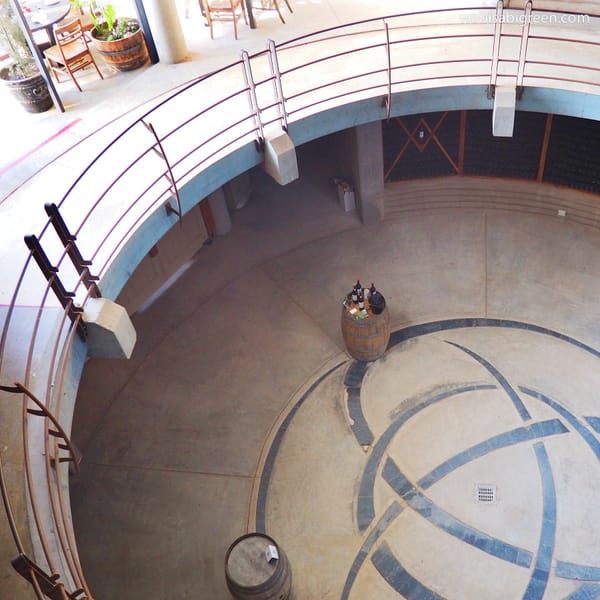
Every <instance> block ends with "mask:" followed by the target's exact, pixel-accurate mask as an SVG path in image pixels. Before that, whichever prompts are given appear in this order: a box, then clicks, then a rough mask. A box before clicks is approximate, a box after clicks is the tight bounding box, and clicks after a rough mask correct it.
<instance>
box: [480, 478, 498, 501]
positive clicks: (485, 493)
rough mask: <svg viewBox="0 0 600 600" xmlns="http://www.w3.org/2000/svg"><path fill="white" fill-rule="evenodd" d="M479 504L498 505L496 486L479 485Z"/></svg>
mask: <svg viewBox="0 0 600 600" xmlns="http://www.w3.org/2000/svg"><path fill="white" fill-rule="evenodd" d="M477 502H479V503H480V504H496V486H495V485H487V484H481V483H479V484H477Z"/></svg>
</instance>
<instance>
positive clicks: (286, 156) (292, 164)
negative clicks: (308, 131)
mask: <svg viewBox="0 0 600 600" xmlns="http://www.w3.org/2000/svg"><path fill="white" fill-rule="evenodd" d="M263 168H264V169H265V171H266V172H267V173H268V174H269V175H271V177H273V179H274V180H275V181H276V182H277V183H279V184H280V185H286V184H288V183H291V182H292V181H295V180H296V179H298V160H297V158H296V148H295V146H294V143H293V142H292V140H291V138H290V136H289V135H288V134H287V133H281V134H279V135H276V136H274V137H270V138H267V139H266V140H265V162H264V164H263Z"/></svg>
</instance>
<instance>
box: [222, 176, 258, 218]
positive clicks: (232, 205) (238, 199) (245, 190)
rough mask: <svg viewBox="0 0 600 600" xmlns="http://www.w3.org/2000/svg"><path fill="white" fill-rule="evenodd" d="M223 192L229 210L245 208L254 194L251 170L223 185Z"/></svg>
mask: <svg viewBox="0 0 600 600" xmlns="http://www.w3.org/2000/svg"><path fill="white" fill-rule="evenodd" d="M223 192H224V194H225V200H226V202H227V206H228V207H229V210H239V209H240V208H244V206H246V203H247V202H248V200H250V196H251V195H252V181H251V179H250V171H246V172H244V173H242V174H241V175H238V176H237V177H234V178H233V179H231V180H229V181H228V182H227V183H226V184H225V185H223Z"/></svg>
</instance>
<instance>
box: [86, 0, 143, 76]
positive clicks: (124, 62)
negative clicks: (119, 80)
mask: <svg viewBox="0 0 600 600" xmlns="http://www.w3.org/2000/svg"><path fill="white" fill-rule="evenodd" d="M90 17H91V19H92V23H93V25H94V28H93V29H92V38H93V39H94V45H95V47H96V48H97V50H98V52H99V53H100V54H101V55H102V57H103V58H104V60H105V61H106V62H107V63H108V64H109V65H111V66H112V67H114V68H115V69H117V70H118V71H131V70H132V69H137V68H138V67H141V66H142V65H144V64H145V63H146V62H147V61H148V58H149V56H148V49H147V48H146V41H145V39H144V33H143V32H142V29H141V27H140V22H139V21H138V20H137V19H134V18H131V17H117V15H116V12H115V9H114V7H113V5H112V4H106V5H104V6H100V7H99V6H97V5H96V4H95V3H94V2H91V3H90Z"/></svg>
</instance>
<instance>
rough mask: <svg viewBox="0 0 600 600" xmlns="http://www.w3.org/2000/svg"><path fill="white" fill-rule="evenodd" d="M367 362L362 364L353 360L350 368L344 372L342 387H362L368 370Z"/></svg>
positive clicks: (360, 361)
mask: <svg viewBox="0 0 600 600" xmlns="http://www.w3.org/2000/svg"><path fill="white" fill-rule="evenodd" d="M369 364H370V363H368V362H364V361H362V360H355V361H354V362H353V363H352V364H351V365H350V368H349V369H348V370H347V371H346V375H345V377H344V385H345V386H346V387H347V388H352V387H357V388H359V387H360V386H361V385H362V382H363V379H364V378H365V375H366V373H367V370H368V369H369Z"/></svg>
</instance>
